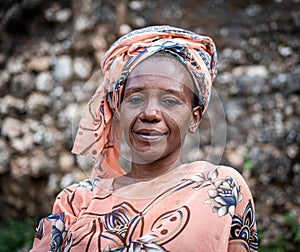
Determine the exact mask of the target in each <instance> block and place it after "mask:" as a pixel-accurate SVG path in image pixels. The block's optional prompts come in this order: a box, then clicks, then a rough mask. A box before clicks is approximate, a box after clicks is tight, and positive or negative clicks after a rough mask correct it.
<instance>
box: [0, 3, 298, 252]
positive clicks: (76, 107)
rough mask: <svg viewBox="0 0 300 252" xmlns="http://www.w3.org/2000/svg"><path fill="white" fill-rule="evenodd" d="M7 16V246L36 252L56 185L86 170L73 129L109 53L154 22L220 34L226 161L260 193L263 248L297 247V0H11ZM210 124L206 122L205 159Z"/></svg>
mask: <svg viewBox="0 0 300 252" xmlns="http://www.w3.org/2000/svg"><path fill="white" fill-rule="evenodd" d="M0 20H1V21H0V104H1V106H0V134H1V139H0V209H1V211H0V251H2V252H4V251H28V250H29V248H30V247H31V245H32V240H33V235H34V232H35V226H36V224H37V223H38V220H39V219H40V218H41V217H43V216H47V215H48V214H50V212H51V207H52V204H53V202H54V199H55V196H56V195H57V193H59V192H60V191H61V190H62V188H64V187H66V186H68V185H70V184H71V183H73V182H76V181H79V180H82V179H85V178H86V176H87V173H88V168H87V167H84V169H83V168H82V167H79V166H78V164H77V162H76V158H75V157H74V156H73V155H71V154H70V150H71V147H72V143H73V133H72V132H73V131H74V129H75V130H76V125H74V121H77V119H78V118H79V117H80V111H81V108H82V107H83V106H84V105H85V104H86V102H87V100H88V99H89V97H90V96H91V94H92V93H93V90H94V89H95V87H96V86H97V85H99V83H101V75H100V74H99V63H100V61H101V59H102V56H103V54H104V53H105V51H106V50H107V48H108V47H109V45H110V44H111V43H112V42H113V41H114V40H115V39H117V38H118V37H119V36H121V35H123V34H125V33H127V32H129V31H131V30H132V29H136V28H140V27H143V26H147V25H154V24H170V25H173V26H179V27H182V28H187V29H190V30H193V31H195V32H197V33H200V34H204V35H209V36H211V37H212V38H213V39H214V41H215V43H216V45H217V48H218V54H219V65H218V66H219V67H218V69H219V70H218V71H219V72H218V76H217V79H216V81H215V83H214V88H215V90H216V92H217V93H218V96H219V98H220V99H221V101H222V106H223V109H224V111H225V115H226V122H227V133H226V135H227V138H226V149H225V152H224V153H223V149H222V146H220V149H219V150H220V152H222V153H221V154H223V156H222V160H221V161H220V163H222V164H225V165H230V166H232V167H234V168H236V169H237V170H238V171H240V172H241V173H242V174H243V176H244V177H245V179H246V180H247V182H248V184H249V186H250V188H251V190H252V192H253V195H254V199H255V202H256V212H257V213H256V217H257V224H258V231H259V239H260V251H277V252H281V251H299V246H300V229H299V228H300V151H299V143H300V118H299V115H300V96H299V95H300V61H299V52H300V51H299V48H300V1H299V0H285V1H284V0H261V1H254V0H253V1H251V0H245V1H240V0H232V1H225V0H212V1H200V0H199V1H192V0H166V1H155V0H149V1H146V0H136V1H124V0H123V1H122V0H69V1H67V0H57V1H42V0H2V1H1V2H0ZM86 83H88V84H86ZM211 107H212V108H210V109H212V110H213V109H214V106H213V105H211ZM215 115H216V116H218V111H216V112H215ZM210 123H211V120H208V118H207V117H206V118H204V120H203V123H202V126H201V129H200V135H201V136H202V139H201V143H200V154H201V155H202V156H203V157H205V156H206V155H207V152H208V151H209V148H210V147H209V146H210V145H211V136H210V134H211V131H210ZM216 145H217V143H216ZM215 147H216V148H215V151H216V152H217V151H218V146H215ZM196 148H199V146H196ZM219 154H220V153H219Z"/></svg>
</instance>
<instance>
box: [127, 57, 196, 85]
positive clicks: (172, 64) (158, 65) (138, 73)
mask: <svg viewBox="0 0 300 252" xmlns="http://www.w3.org/2000/svg"><path fill="white" fill-rule="evenodd" d="M141 77H143V78H144V79H151V78H155V77H158V78H163V79H172V80H174V81H177V82H180V83H183V84H186V85H188V86H190V85H191V83H192V82H193V80H192V77H191V74H190V72H189V71H188V70H187V69H186V67H185V66H184V65H183V64H182V63H181V62H179V61H178V60H177V59H176V58H175V57H173V56H171V57H170V56H151V57H149V58H147V59H145V60H144V61H142V62H141V63H139V64H138V65H137V66H136V67H135V68H134V69H133V70H132V71H131V73H130V74H129V76H128V80H130V79H135V78H141Z"/></svg>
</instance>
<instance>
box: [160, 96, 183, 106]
mask: <svg viewBox="0 0 300 252" xmlns="http://www.w3.org/2000/svg"><path fill="white" fill-rule="evenodd" d="M162 103H163V104H164V105H167V106H176V105H179V104H180V101H179V100H178V99H175V98H165V99H163V100H162Z"/></svg>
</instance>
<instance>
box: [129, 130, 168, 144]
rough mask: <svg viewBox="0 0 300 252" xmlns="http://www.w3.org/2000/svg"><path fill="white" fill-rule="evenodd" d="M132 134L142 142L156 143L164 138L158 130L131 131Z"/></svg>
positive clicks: (164, 134)
mask: <svg viewBox="0 0 300 252" xmlns="http://www.w3.org/2000/svg"><path fill="white" fill-rule="evenodd" d="M133 134H134V135H135V136H136V137H137V138H138V139H141V140H143V141H147V142H152V141H158V140H161V139H163V138H165V137H166V135H167V134H166V133H163V132H161V131H158V130H148V129H140V130H135V131H133Z"/></svg>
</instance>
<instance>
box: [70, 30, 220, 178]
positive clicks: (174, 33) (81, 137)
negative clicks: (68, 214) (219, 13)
mask: <svg viewBox="0 0 300 252" xmlns="http://www.w3.org/2000/svg"><path fill="white" fill-rule="evenodd" d="M160 51H163V52H167V53H170V54H172V55H174V56H175V57H176V58H177V59H178V60H179V61H181V62H182V63H183V64H184V65H185V66H186V67H187V69H188V70H189V71H190V73H191V74H192V76H193V79H194V82H195V83H194V84H195V87H196V88H197V91H198V92H199V94H198V95H199V103H200V104H199V106H200V107H201V108H202V112H203V113H204V112H205V110H206V108H207V105H208V102H209V98H210V91H211V85H212V82H213V80H214V78H215V76H216V73H217V70H216V64H217V52H216V48H215V44H214V42H213V41H212V39H211V38H209V37H206V36H201V35H197V34H195V33H193V32H191V31H186V30H183V29H179V28H175V27H170V26H150V27H146V28H143V29H139V30H135V31H132V32H130V33H128V34H127V35H124V36H123V37H121V38H120V39H118V40H117V41H116V42H115V43H114V44H113V45H112V46H111V47H110V49H109V50H108V51H107V52H106V54H105V55H104V59H103V61H102V64H101V67H102V71H103V73H104V83H103V85H100V86H99V88H98V89H97V91H96V93H95V95H94V96H93V97H92V99H91V100H90V102H89V103H88V107H87V111H86V113H85V114H84V115H83V117H82V119H81V121H80V125H79V129H78V132H77V136H76V139H75V143H74V146H73V150H72V152H73V153H74V154H80V155H87V156H94V157H95V167H94V170H93V173H94V174H93V176H98V177H116V176H120V175H123V174H125V171H124V170H123V169H122V168H121V166H120V165H119V163H118V159H119V153H120V143H121V138H122V137H121V136H122V132H121V128H120V127H118V119H117V118H119V110H118V109H119V106H120V104H121V102H122V101H121V97H122V94H123V91H124V86H125V85H124V84H125V83H126V80H127V78H128V75H129V74H130V72H131V71H132V70H133V68H134V67H135V66H136V65H138V64H139V63H140V62H141V61H142V60H144V59H146V58H148V57H149V56H151V55H153V54H154V53H156V52H160Z"/></svg>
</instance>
